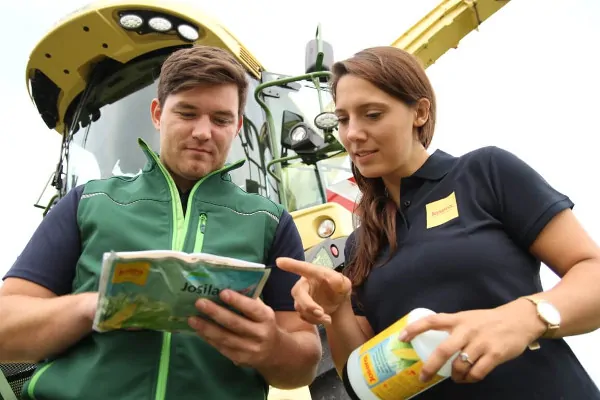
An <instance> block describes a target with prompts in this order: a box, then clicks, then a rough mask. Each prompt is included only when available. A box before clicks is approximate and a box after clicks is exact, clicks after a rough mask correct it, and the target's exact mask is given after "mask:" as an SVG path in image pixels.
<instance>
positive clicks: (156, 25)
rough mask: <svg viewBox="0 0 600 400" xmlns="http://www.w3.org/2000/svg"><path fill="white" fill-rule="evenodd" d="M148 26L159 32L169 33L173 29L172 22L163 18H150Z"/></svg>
mask: <svg viewBox="0 0 600 400" xmlns="http://www.w3.org/2000/svg"><path fill="white" fill-rule="evenodd" d="M148 25H150V28H152V29H154V30H155V31H158V32H168V31H170V30H171V28H172V27H173V24H172V23H171V21H169V20H168V19H166V18H163V17H154V18H150V21H148Z"/></svg>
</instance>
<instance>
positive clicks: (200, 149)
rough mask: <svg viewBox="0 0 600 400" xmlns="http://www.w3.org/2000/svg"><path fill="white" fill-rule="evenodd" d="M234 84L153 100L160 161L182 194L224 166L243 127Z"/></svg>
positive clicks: (206, 86) (195, 89) (187, 91)
mask: <svg viewBox="0 0 600 400" xmlns="http://www.w3.org/2000/svg"><path fill="white" fill-rule="evenodd" d="M238 102H239V98H238V88H237V86H236V85H235V84H223V85H199V86H196V87H194V88H192V89H189V90H185V91H182V92H179V93H175V94H170V95H169V96H167V98H166V100H165V103H164V104H159V102H158V99H154V100H153V101H152V105H151V112H152V122H153V124H154V126H155V127H156V129H158V130H159V131H160V159H161V161H162V163H163V164H164V165H165V166H166V167H167V169H168V170H169V171H170V172H171V174H172V175H173V179H174V180H175V183H176V184H177V185H178V186H179V188H180V189H181V190H188V189H190V188H191V187H192V186H193V185H194V183H195V182H197V181H198V180H199V179H201V178H202V177H204V176H206V175H208V174H209V173H211V172H212V171H215V170H217V169H219V168H221V167H222V166H223V165H224V164H225V160H226V159H227V155H228V153H229V149H230V148H231V142H232V141H233V139H234V138H235V136H236V134H237V133H238V132H239V130H240V129H241V127H242V116H240V115H238V104H239V103H238Z"/></svg>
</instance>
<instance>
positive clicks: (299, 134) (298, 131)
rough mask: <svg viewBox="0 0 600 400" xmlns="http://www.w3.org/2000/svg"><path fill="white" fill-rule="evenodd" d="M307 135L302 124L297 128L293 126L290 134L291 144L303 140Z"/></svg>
mask: <svg viewBox="0 0 600 400" xmlns="http://www.w3.org/2000/svg"><path fill="white" fill-rule="evenodd" d="M307 136H308V134H307V133H306V129H304V127H303V126H298V127H297V128H295V129H294V130H293V131H292V134H291V137H292V146H293V144H294V143H298V142H301V141H303V140H304V139H306V137H307Z"/></svg>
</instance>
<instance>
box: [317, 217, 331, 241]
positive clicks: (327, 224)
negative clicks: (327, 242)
mask: <svg viewBox="0 0 600 400" xmlns="http://www.w3.org/2000/svg"><path fill="white" fill-rule="evenodd" d="M333 232H335V222H333V220H331V219H324V220H323V221H321V223H320V224H319V227H318V228H317V234H318V235H319V237H321V238H323V239H325V238H328V237H329V236H331V235H333Z"/></svg>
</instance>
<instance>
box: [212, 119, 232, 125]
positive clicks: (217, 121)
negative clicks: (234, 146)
mask: <svg viewBox="0 0 600 400" xmlns="http://www.w3.org/2000/svg"><path fill="white" fill-rule="evenodd" d="M214 121H215V124H217V125H228V124H230V123H231V120H229V119H226V118H214Z"/></svg>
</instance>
